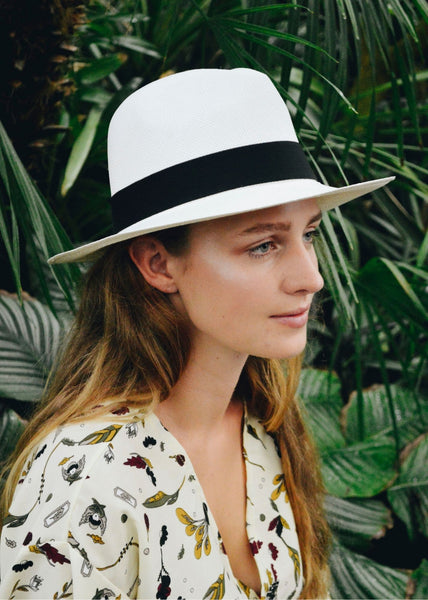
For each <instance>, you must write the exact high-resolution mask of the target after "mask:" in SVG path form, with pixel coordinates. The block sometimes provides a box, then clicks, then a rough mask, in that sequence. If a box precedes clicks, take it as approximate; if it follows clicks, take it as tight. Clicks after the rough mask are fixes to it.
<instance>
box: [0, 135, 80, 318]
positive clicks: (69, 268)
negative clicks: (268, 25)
mask: <svg viewBox="0 0 428 600" xmlns="http://www.w3.org/2000/svg"><path fill="white" fill-rule="evenodd" d="M0 177H1V179H2V181H3V184H4V187H5V190H6V191H5V194H4V195H3V194H0V210H1V211H2V216H3V219H4V220H5V219H6V215H8V213H9V211H11V212H12V214H13V215H16V224H15V225H13V227H15V229H16V228H19V232H20V235H21V237H22V239H24V240H30V241H31V240H32V239H33V236H34V237H35V238H36V239H37V240H38V246H39V247H40V255H41V256H43V258H39V257H37V260H38V261H39V262H40V261H42V262H43V263H44V262H45V261H46V259H47V258H48V257H49V256H52V255H54V254H57V253H59V252H63V251H64V250H71V248H72V245H71V242H70V240H69V238H68V236H67V234H66V233H65V231H64V229H63V228H62V227H61V225H60V223H59V221H58V220H57V218H56V217H55V215H54V214H53V212H52V210H51V209H50V207H49V205H48V204H47V202H46V201H45V200H44V198H43V197H42V196H41V195H40V193H39V191H38V190H37V188H36V187H35V185H34V183H33V182H32V180H31V178H30V177H29V175H28V173H27V171H26V170H25V169H24V166H23V165H22V163H21V161H20V160H19V157H18V155H17V154H16V152H15V149H14V147H13V146H12V143H11V141H10V139H9V137H8V135H7V133H6V131H5V129H4V127H3V125H2V124H1V123H0ZM16 235H17V234H16ZM16 235H15V237H16ZM9 258H10V260H11V261H13V259H12V258H11V256H9ZM38 270H39V272H41V265H39V269H38ZM52 273H53V275H54V277H55V279H56V281H57V283H58V285H59V286H60V288H61V290H62V292H63V294H64V296H65V297H66V299H67V302H68V305H69V306H70V308H72V309H73V308H74V301H73V294H72V290H74V288H75V285H76V283H77V281H78V280H79V279H80V270H79V268H78V267H77V266H76V265H61V268H60V269H56V268H52ZM18 274H19V271H18ZM45 287H47V286H45ZM46 299H47V301H48V303H51V298H50V297H49V296H47V298H46Z"/></svg>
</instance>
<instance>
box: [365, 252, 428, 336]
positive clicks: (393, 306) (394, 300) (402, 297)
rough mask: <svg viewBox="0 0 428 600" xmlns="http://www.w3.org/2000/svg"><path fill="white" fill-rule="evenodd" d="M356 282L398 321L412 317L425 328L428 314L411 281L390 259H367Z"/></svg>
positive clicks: (412, 319) (367, 295) (366, 295)
mask: <svg viewBox="0 0 428 600" xmlns="http://www.w3.org/2000/svg"><path fill="white" fill-rule="evenodd" d="M356 283H357V286H358V289H359V290H360V291H361V292H362V293H363V294H364V296H365V297H367V298H370V299H372V300H374V301H375V302H376V303H380V304H381V305H382V307H383V308H384V309H385V310H387V311H388V312H389V313H390V314H392V315H394V316H395V317H396V318H397V319H398V320H399V321H402V320H403V319H411V321H412V322H413V323H415V324H417V325H418V326H419V327H421V328H423V330H424V331H425V330H426V324H427V321H428V313H427V311H426V310H425V308H424V306H423V304H422V303H421V301H420V299H419V298H418V296H417V295H416V293H415V292H414V290H413V289H412V287H411V285H410V283H409V282H408V281H407V280H406V278H405V277H404V275H403V274H402V273H401V271H400V270H399V269H398V267H397V266H396V265H395V264H394V263H393V262H392V261H391V260H388V259H386V258H373V259H371V260H369V262H368V263H367V264H366V265H365V266H364V267H363V268H362V269H361V270H360V272H359V274H358V277H357V280H356Z"/></svg>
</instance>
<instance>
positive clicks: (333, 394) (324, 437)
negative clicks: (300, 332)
mask: <svg viewBox="0 0 428 600" xmlns="http://www.w3.org/2000/svg"><path fill="white" fill-rule="evenodd" d="M298 393H299V395H300V396H301V398H302V400H303V404H304V413H303V416H304V419H305V422H306V424H307V425H308V427H309V430H310V432H311V434H312V437H313V439H314V442H315V444H316V446H317V448H318V451H319V452H320V453H323V452H327V451H328V450H331V449H337V448H342V447H343V446H345V439H344V437H343V435H342V432H341V431H340V425H339V416H340V410H341V408H342V400H341V397H340V382H339V380H338V378H337V376H336V375H334V374H333V373H328V372H327V371H321V370H317V369H303V371H302V374H301V378H300V384H299V390H298Z"/></svg>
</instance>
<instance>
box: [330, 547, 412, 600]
mask: <svg viewBox="0 0 428 600" xmlns="http://www.w3.org/2000/svg"><path fill="white" fill-rule="evenodd" d="M330 568H331V574H332V579H333V585H332V586H331V596H332V598H341V599H347V598H349V599H350V600H351V599H352V600H355V599H356V598H379V599H382V600H385V598H405V597H406V584H407V580H408V577H407V575H405V574H404V573H402V572H400V571H397V570H396V569H391V568H390V567H385V566H383V565H380V564H378V563H376V562H374V561H373V560H370V559H368V558H366V557H365V556H361V555H360V554H356V553H355V552H352V551H351V550H348V549H347V548H345V547H344V546H342V545H341V544H339V543H338V542H337V541H335V543H334V544H333V550H332V553H331V556H330Z"/></svg>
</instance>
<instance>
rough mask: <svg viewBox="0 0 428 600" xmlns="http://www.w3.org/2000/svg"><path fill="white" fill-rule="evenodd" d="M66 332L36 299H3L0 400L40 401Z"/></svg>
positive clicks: (0, 312)
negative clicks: (1, 397) (3, 398)
mask: <svg viewBox="0 0 428 600" xmlns="http://www.w3.org/2000/svg"><path fill="white" fill-rule="evenodd" d="M61 334H62V330H61V327H60V324H59V322H58V320H57V319H56V318H55V317H54V315H53V313H52V312H51V311H50V310H49V309H48V308H47V307H46V306H44V305H43V304H41V303H40V302H38V301H37V300H34V299H32V298H26V299H24V301H23V303H22V304H21V303H20V302H19V301H18V299H17V298H15V297H13V296H10V295H5V294H1V295H0V396H6V397H11V398H15V399H16V400H23V401H28V402H36V401H38V400H39V399H40V397H41V395H42V393H43V389H44V387H45V383H46V378H47V375H48V372H49V370H50V368H51V367H52V364H53V362H54V359H55V358H56V356H57V354H58V349H59V343H60V339H61Z"/></svg>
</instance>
